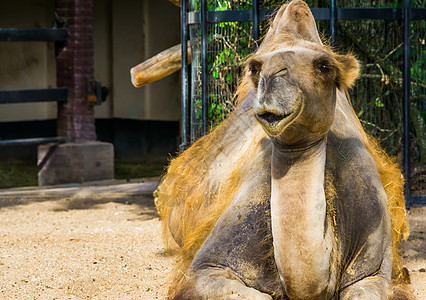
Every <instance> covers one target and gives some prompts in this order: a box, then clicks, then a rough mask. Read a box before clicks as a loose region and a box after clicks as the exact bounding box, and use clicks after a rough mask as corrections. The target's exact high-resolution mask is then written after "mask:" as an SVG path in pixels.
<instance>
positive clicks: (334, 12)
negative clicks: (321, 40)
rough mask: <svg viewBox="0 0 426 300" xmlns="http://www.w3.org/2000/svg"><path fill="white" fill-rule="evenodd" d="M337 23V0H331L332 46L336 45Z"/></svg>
mask: <svg viewBox="0 0 426 300" xmlns="http://www.w3.org/2000/svg"><path fill="white" fill-rule="evenodd" d="M336 25H337V7H336V0H331V1H330V35H331V46H332V47H335V46H336Z"/></svg>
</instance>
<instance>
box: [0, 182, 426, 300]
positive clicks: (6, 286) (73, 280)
mask: <svg viewBox="0 0 426 300" xmlns="http://www.w3.org/2000/svg"><path fill="white" fill-rule="evenodd" d="M114 183H117V182H114ZM119 183H120V182H119ZM156 183H157V180H156V179H145V180H143V182H142V181H139V182H136V183H120V184H115V185H112V184H109V185H104V184H101V185H99V186H86V187H81V186H76V187H62V188H55V189H43V190H41V189H19V190H3V191H0V237H1V238H0V298H1V299H164V298H165V296H166V292H167V287H168V282H169V280H168V275H169V272H170V271H171V269H172V266H173V262H174V258H173V256H168V255H167V254H166V253H165V252H164V249H163V244H162V241H161V229H160V222H159V219H158V216H157V214H156V211H155V207H154V204H153V199H152V196H151V192H152V190H153V189H154V188H155V185H156ZM425 218H426V208H425V207H424V208H416V209H412V210H411V211H410V214H409V221H410V224H411V231H412V235H411V237H410V239H409V240H408V241H407V242H406V243H405V244H404V260H405V263H406V266H407V268H408V270H409V271H410V275H411V281H412V288H413V290H414V292H415V294H416V295H417V297H418V299H426V273H425V268H426V254H425V251H426V241H425V236H426V234H425V230H426V219H425Z"/></svg>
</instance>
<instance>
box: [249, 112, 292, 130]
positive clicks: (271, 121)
mask: <svg viewBox="0 0 426 300" xmlns="http://www.w3.org/2000/svg"><path fill="white" fill-rule="evenodd" d="M292 113H293V112H291V113H289V114H284V115H278V114H275V113H272V112H263V113H261V114H258V115H257V117H258V118H260V119H262V120H264V121H265V122H266V123H267V124H268V126H269V127H271V128H274V127H277V125H278V124H279V123H280V122H281V121H282V120H284V119H285V118H287V117H289V116H290V115H291V114H292Z"/></svg>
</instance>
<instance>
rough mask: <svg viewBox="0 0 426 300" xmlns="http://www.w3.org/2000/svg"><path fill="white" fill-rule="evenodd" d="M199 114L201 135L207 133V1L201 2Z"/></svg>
mask: <svg viewBox="0 0 426 300" xmlns="http://www.w3.org/2000/svg"><path fill="white" fill-rule="evenodd" d="M200 18H201V19H200V21H201V105H202V107H201V112H202V122H203V123H202V135H205V134H206V133H207V105H208V104H207V85H208V82H207V80H208V78H207V0H201V11H200Z"/></svg>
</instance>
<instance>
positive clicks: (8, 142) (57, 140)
mask: <svg viewBox="0 0 426 300" xmlns="http://www.w3.org/2000/svg"><path fill="white" fill-rule="evenodd" d="M71 141H72V139H71V138H67V137H46V138H29V139H17V140H5V141H2V140H0V147H2V146H26V145H41V144H49V143H66V142H71Z"/></svg>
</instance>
